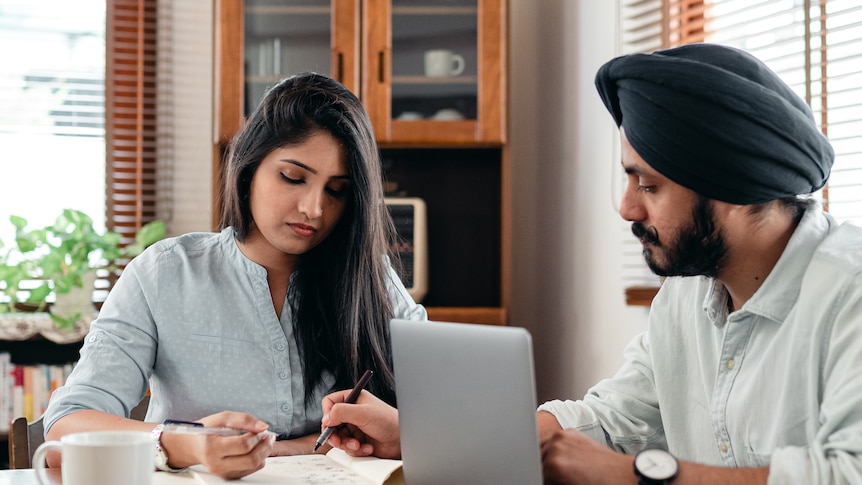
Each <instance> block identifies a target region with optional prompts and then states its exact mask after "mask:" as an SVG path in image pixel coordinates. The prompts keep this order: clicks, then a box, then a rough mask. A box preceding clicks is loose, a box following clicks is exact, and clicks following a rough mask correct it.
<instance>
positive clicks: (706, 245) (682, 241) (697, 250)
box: [632, 196, 727, 278]
mask: <svg viewBox="0 0 862 485" xmlns="http://www.w3.org/2000/svg"><path fill="white" fill-rule="evenodd" d="M632 233H633V234H634V235H635V237H637V238H638V239H640V240H641V241H642V242H644V243H645V245H644V250H643V254H644V258H645V259H646V263H647V266H649V268H650V270H652V272H653V273H655V274H657V275H658V276H707V277H711V278H715V277H716V276H718V271H719V269H720V265H721V263H722V260H723V258H724V256H725V254H726V253H727V247H726V246H725V244H724V238H722V236H721V231H719V229H718V228H717V227H716V224H715V218H714V215H713V212H712V206H711V205H710V201H709V199H707V198H706V197H702V196H698V198H697V201H696V202H695V204H694V209H693V211H692V220H691V223H690V224H688V225H686V226H683V227H681V228H680V229H679V230H678V231H677V235H676V240H674V241H670V242H662V241H661V240H660V239H659V235H658V231H657V230H656V229H655V227H650V228H647V227H645V226H644V225H643V224H641V223H640V222H634V223H632ZM651 246H653V247H654V248H652V247H651ZM657 249H664V259H665V260H664V262H663V263H660V262H659V261H657V258H656V255H655V254H654V252H655V251H656V250H657Z"/></svg>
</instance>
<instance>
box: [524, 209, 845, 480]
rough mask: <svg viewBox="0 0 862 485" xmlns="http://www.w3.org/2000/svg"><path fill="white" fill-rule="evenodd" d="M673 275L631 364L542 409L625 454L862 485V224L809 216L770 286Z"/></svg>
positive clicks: (631, 348) (816, 213)
mask: <svg viewBox="0 0 862 485" xmlns="http://www.w3.org/2000/svg"><path fill="white" fill-rule="evenodd" d="M727 298H728V296H727V291H726V290H725V288H724V287H723V286H722V285H721V284H720V283H718V282H717V281H715V280H712V279H709V278H702V277H690V278H668V279H667V280H666V281H665V282H664V284H663V285H662V289H661V291H659V294H658V295H657V296H656V298H655V300H654V301H653V305H652V308H651V310H650V317H649V328H648V330H647V332H645V333H644V334H642V335H640V336H638V337H636V338H635V339H634V340H633V341H632V342H631V343H630V344H629V345H628V346H627V348H626V349H625V359H626V363H625V364H624V365H623V367H622V369H620V370H619V372H618V373H617V374H616V375H615V376H614V377H613V378H611V379H606V380H603V381H601V382H600V383H598V384H597V385H596V386H595V387H593V388H592V389H590V391H589V392H588V393H587V395H586V396H585V397H584V399H583V400H581V401H565V402H563V401H551V402H548V403H545V404H543V405H542V406H540V407H539V409H540V410H545V411H549V412H551V413H553V414H554V415H555V416H556V418H557V420H558V421H559V422H560V424H561V425H562V426H563V427H564V428H577V429H579V430H581V431H582V432H584V433H585V434H587V435H588V436H590V437H591V438H593V439H595V440H597V441H599V442H602V443H606V444H607V445H608V446H610V447H612V448H614V449H616V450H618V451H621V452H625V453H630V454H631V453H635V452H637V451H639V450H641V449H643V448H647V447H662V448H665V449H669V450H670V452H671V453H673V454H674V455H676V456H678V457H679V458H681V459H683V460H689V461H694V462H699V463H703V464H708V465H716V466H728V467H760V466H769V467H770V472H769V484H771V485H778V484H800V485H801V484H859V483H862V228H859V227H856V226H853V225H850V224H844V225H841V226H839V225H838V224H837V223H836V222H835V220H834V219H833V218H832V217H831V216H829V215H828V214H825V213H822V212H821V211H820V210H819V209H813V210H809V211H808V212H807V213H806V214H805V215H804V217H803V219H802V221H801V222H800V224H799V226H798V227H797V229H796V231H795V232H794V234H793V236H792V238H791V239H790V241H789V243H788V245H787V247H786V249H785V250H784V253H783V254H782V256H781V258H780V259H779V261H778V263H777V264H776V266H775V268H773V270H772V272H771V273H770V274H769V276H768V277H767V278H766V280H765V281H764V282H763V285H762V286H761V287H760V289H758V290H757V292H756V293H755V294H754V295H753V296H752V298H751V299H750V300H749V301H748V302H746V303H745V305H743V307H742V308H741V309H739V310H738V311H735V312H733V313H730V314H728V310H727Z"/></svg>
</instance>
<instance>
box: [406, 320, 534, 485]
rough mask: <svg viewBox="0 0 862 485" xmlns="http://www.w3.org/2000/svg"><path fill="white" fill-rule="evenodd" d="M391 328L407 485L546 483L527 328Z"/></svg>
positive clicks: (419, 324) (453, 325)
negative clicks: (542, 465)
mask: <svg viewBox="0 0 862 485" xmlns="http://www.w3.org/2000/svg"><path fill="white" fill-rule="evenodd" d="M390 331H391V334H392V359H393V364H394V367H395V382H396V390H395V393H396V397H397V399H398V410H399V419H400V425H401V455H402V459H403V462H404V463H403V465H404V479H405V482H406V483H409V484H410V485H425V484H428V485H431V484H433V485H440V484H443V483H447V484H448V483H452V484H455V483H465V484H467V483H469V484H516V485H532V484H537V485H538V484H541V483H542V467H541V457H540V451H539V438H538V431H537V428H536V386H535V382H534V374H533V349H532V339H531V337H530V333H529V332H528V331H527V330H526V329H523V328H519V327H497V326H490V325H478V324H465V323H446V322H417V321H409V320H398V319H394V320H392V322H391V327H390Z"/></svg>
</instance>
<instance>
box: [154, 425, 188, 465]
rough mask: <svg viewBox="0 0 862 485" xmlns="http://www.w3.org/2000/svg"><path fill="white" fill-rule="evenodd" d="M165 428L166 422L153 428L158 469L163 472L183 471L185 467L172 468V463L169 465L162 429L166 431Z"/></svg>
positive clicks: (155, 458)
mask: <svg viewBox="0 0 862 485" xmlns="http://www.w3.org/2000/svg"><path fill="white" fill-rule="evenodd" d="M164 429H165V425H164V423H162V424H159V425H158V426H156V427H155V428H153V442H154V443H155V445H156V452H155V455H153V458H154V460H155V463H156V469H158V470H161V471H163V472H181V471H183V470H184V468H171V467H170V465H168V455H167V453H165V450H164V449H163V448H162V431H164Z"/></svg>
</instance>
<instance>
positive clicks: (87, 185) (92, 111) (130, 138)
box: [0, 0, 172, 300]
mask: <svg viewBox="0 0 862 485" xmlns="http://www.w3.org/2000/svg"><path fill="white" fill-rule="evenodd" d="M156 12H157V9H156V0H81V1H79V2H68V1H66V0H43V1H40V2H29V1H25V0H0V44H2V45H3V46H6V47H7V48H4V49H0V143H2V146H3V149H4V157H3V165H2V168H0V240H2V241H3V242H4V244H6V245H12V244H14V242H13V238H14V228H13V227H12V226H11V224H10V223H9V216H10V215H13V214H14V215H19V216H22V217H24V218H26V219H27V220H28V223H29V224H28V225H29V227H31V228H32V227H39V226H44V225H47V224H50V223H51V222H53V220H54V218H56V217H57V216H58V215H59V214H60V212H61V210H62V209H64V208H72V209H78V210H82V211H84V212H85V213H87V214H88V215H90V216H91V217H92V218H93V225H94V227H95V229H96V230H97V231H103V230H105V229H106V228H107V229H110V230H113V231H116V232H119V233H120V234H121V235H122V237H123V238H122V240H121V244H127V243H129V242H132V241H133V240H134V237H135V234H136V232H137V230H138V229H139V228H140V227H141V226H142V225H144V224H146V223H147V222H149V221H152V220H154V219H156V218H157V216H156V203H157V198H156V183H157V180H156V152H157V151H159V150H161V152H162V155H163V159H164V158H170V157H169V156H165V155H166V154H165V146H166V143H165V141H163V140H166V141H167V142H170V140H171V136H172V135H171V134H167V135H164V136H163V137H162V140H159V143H158V144H157V140H156V139H157V137H156V130H157V123H156V111H157V110H156V100H157V95H158V94H159V91H158V89H157V82H156V79H157V74H158V73H157V70H156V66H157V62H156V57H157V56H156V48H157V45H158V42H157V37H156V30H157V28H156V27H157V20H158V19H157V16H156ZM9 46H16V48H8V47H9ZM106 120H108V121H107V122H106ZM168 155H169V154H168ZM121 263H122V262H121ZM109 285H110V282H107V281H102V282H99V283H98V284H97V287H99V288H106V287H108V286H109ZM103 298H104V293H103V292H98V293H97V295H96V299H97V300H101V299H103Z"/></svg>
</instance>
